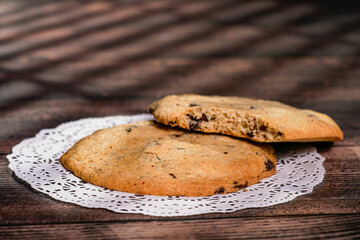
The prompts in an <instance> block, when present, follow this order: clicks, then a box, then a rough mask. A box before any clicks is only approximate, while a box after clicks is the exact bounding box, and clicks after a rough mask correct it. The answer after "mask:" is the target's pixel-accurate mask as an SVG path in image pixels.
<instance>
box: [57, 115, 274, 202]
mask: <svg viewBox="0 0 360 240" xmlns="http://www.w3.org/2000/svg"><path fill="white" fill-rule="evenodd" d="M60 161H61V164H62V165H63V166H64V167H65V168H66V169H68V170H70V171H71V172H73V173H74V174H75V175H76V176H78V177H79V178H81V179H82V180H84V181H85V182H89V183H92V184H94V185H98V186H102V187H105V188H108V189H112V190H118V191H122V192H129V193H135V194H148V195H162V196H209V195H214V194H224V193H230V192H236V191H239V190H240V189H243V188H245V187H247V186H250V185H252V184H255V183H257V182H259V181H260V180H261V179H263V178H266V177H269V176H271V175H273V174H274V173H275V171H276V158H275V155H274V150H273V148H272V147H271V146H270V145H269V144H259V143H254V142H250V141H247V140H239V139H237V138H233V137H230V136H225V135H218V134H204V133H197V132H189V131H184V130H181V129H177V128H170V127H168V126H165V125H162V124H158V123H156V122H154V121H144V122H138V123H133V124H128V125H120V126H116V127H113V128H109V129H103V130H99V131H97V132H95V133H94V134H92V135H90V136H87V137H85V138H83V139H82V140H80V141H79V142H77V143H76V144H75V145H74V146H73V147H72V148H71V149H70V150H68V151H67V152H66V153H65V154H64V155H63V156H62V157H61V159H60Z"/></svg>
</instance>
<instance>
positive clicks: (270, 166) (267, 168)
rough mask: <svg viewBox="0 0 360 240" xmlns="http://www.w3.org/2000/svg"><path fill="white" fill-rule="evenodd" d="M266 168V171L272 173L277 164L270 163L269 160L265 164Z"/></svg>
mask: <svg viewBox="0 0 360 240" xmlns="http://www.w3.org/2000/svg"><path fill="white" fill-rule="evenodd" d="M265 167H266V171H270V170H271V169H273V168H274V167H275V164H274V163H273V162H272V161H270V159H268V160H267V161H266V162H265Z"/></svg>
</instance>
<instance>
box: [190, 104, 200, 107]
mask: <svg viewBox="0 0 360 240" xmlns="http://www.w3.org/2000/svg"><path fill="white" fill-rule="evenodd" d="M196 106H199V104H197V103H190V107H196Z"/></svg>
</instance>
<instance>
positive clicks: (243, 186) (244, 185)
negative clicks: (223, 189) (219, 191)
mask: <svg viewBox="0 0 360 240" xmlns="http://www.w3.org/2000/svg"><path fill="white" fill-rule="evenodd" d="M234 185H235V186H234V188H246V187H247V186H248V182H246V183H245V184H237V182H234Z"/></svg>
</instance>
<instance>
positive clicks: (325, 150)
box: [0, 146, 360, 224]
mask: <svg viewBox="0 0 360 240" xmlns="http://www.w3.org/2000/svg"><path fill="white" fill-rule="evenodd" d="M319 149H320V152H321V153H322V154H323V155H324V156H325V157H326V161H325V163H324V167H325V169H326V174H325V179H324V181H323V182H322V183H321V184H320V185H318V186H316V187H315V189H314V191H313V192H312V193H311V194H308V195H304V196H301V197H298V198H296V199H295V200H293V201H290V202H287V203H284V204H280V205H275V206H272V207H267V208H258V209H245V210H241V211H237V212H234V213H227V214H206V215H197V216H191V217H190V218H199V219H201V218H209V217H220V218H224V217H240V216H287V215H299V216H302V215H307V214H349V213H359V212H360V204H359V203H360V202H359V199H360V185H359V184H360V159H359V155H358V152H355V151H358V150H355V151H354V149H353V148H347V147H324V146H322V147H321V148H319ZM4 158H5V156H4V155H3V156H1V157H0V160H1V161H0V189H2V193H3V195H4V196H6V197H5V198H0V206H2V207H1V208H0V216H1V220H0V222H1V223H2V224H34V223H36V222H39V223H63V222H90V221H125V220H143V219H161V218H158V217H150V216H144V215H141V214H117V213H113V212H110V211H107V210H102V209H87V208H83V207H80V206H76V205H73V204H68V203H62V202H59V201H56V200H53V199H51V198H50V197H48V196H47V195H45V194H42V193H38V192H37V191H35V190H33V189H32V188H31V187H30V186H29V185H28V184H27V183H24V182H23V181H22V180H20V179H18V178H17V177H16V176H14V174H12V172H11V170H10V169H9V168H7V164H8V162H7V160H5V159H4ZM188 218H189V217H178V218H175V219H188Z"/></svg>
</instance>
